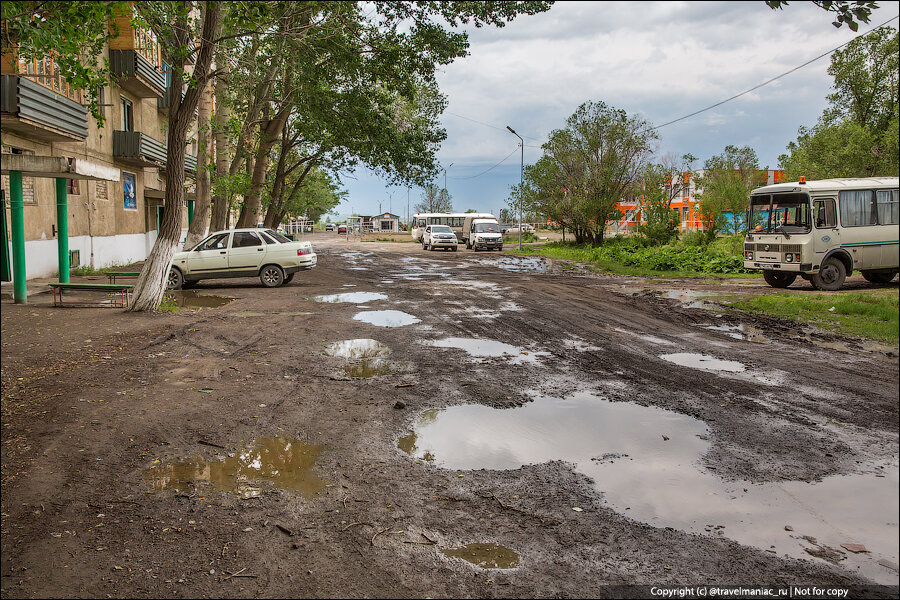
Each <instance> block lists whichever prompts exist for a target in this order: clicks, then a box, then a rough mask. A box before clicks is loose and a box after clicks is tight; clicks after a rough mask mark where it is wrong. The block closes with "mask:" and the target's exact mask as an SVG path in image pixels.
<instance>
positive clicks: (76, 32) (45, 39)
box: [0, 0, 130, 127]
mask: <svg viewBox="0 0 900 600" xmlns="http://www.w3.org/2000/svg"><path fill="white" fill-rule="evenodd" d="M127 10H130V8H129V6H128V3H127V2H64V1H63V2H36V1H29V2H18V1H13V0H5V1H4V2H3V3H2V4H0V14H2V21H3V27H2V52H3V54H6V53H7V52H18V54H19V56H20V57H22V58H25V59H27V60H32V59H37V60H41V59H42V58H43V57H44V56H46V55H50V54H52V55H53V59H54V61H55V62H56V64H57V66H58V68H59V70H60V72H61V73H62V75H63V77H65V79H66V81H68V82H69V84H70V85H72V86H73V87H76V88H80V89H81V90H82V91H83V92H84V97H85V100H87V105H88V110H90V113H91V115H93V117H94V118H95V119H96V120H97V123H98V125H99V126H101V127H102V126H103V113H102V111H101V108H100V105H99V97H100V89H101V88H102V87H103V86H105V85H107V82H108V79H109V68H108V66H107V65H106V64H105V62H104V63H103V64H101V62H100V60H101V57H102V56H103V47H104V45H105V44H106V42H107V40H108V39H109V38H110V37H111V36H113V35H115V33H116V32H114V31H111V30H110V26H109V25H108V23H109V22H110V19H111V18H112V17H113V16H114V15H115V14H116V12H117V11H127Z"/></svg>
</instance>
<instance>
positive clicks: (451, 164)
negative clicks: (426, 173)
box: [444, 163, 453, 199]
mask: <svg viewBox="0 0 900 600" xmlns="http://www.w3.org/2000/svg"><path fill="white" fill-rule="evenodd" d="M452 166H453V163H450V164H449V165H447V166H446V167H444V193H445V194H447V198H448V199H449V198H450V192H448V191H447V169H449V168H450V167H452Z"/></svg>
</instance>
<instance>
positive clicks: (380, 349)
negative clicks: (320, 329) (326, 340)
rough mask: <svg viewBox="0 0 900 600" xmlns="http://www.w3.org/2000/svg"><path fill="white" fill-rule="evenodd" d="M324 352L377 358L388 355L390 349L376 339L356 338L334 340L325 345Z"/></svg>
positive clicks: (356, 357)
mask: <svg viewBox="0 0 900 600" xmlns="http://www.w3.org/2000/svg"><path fill="white" fill-rule="evenodd" d="M325 354H326V355H328V356H336V357H338V358H349V359H350V360H357V359H360V358H379V357H385V356H389V355H390V354H391V349H390V348H389V347H388V346H387V345H386V344H382V343H381V342H379V341H378V340H370V339H365V338H361V339H356V340H344V341H342V342H334V343H333V344H328V345H327V346H326V347H325Z"/></svg>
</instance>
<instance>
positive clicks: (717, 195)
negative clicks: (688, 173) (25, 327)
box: [696, 145, 765, 241]
mask: <svg viewBox="0 0 900 600" xmlns="http://www.w3.org/2000/svg"><path fill="white" fill-rule="evenodd" d="M696 183H697V187H698V188H700V189H701V190H702V191H701V192H700V193H699V194H697V199H698V200H699V201H700V202H699V211H700V219H701V220H702V221H703V227H704V234H705V235H706V237H707V239H708V240H709V241H713V240H714V239H715V238H716V236H717V235H718V234H719V232H721V231H722V230H723V229H724V228H726V227H727V225H728V223H727V221H726V216H725V215H724V214H723V213H724V212H725V211H729V212H731V213H734V214H738V215H740V214H743V213H744V212H745V211H746V210H747V206H748V202H749V198H750V191H751V190H753V189H754V188H756V187H759V186H760V185H761V184H763V183H765V176H764V175H763V172H762V171H760V169H759V159H758V158H757V157H756V151H754V150H753V149H752V148H750V147H749V146H744V147H743V148H738V147H736V146H731V145H729V146H725V151H724V152H723V153H722V154H718V155H716V156H713V157H711V158H710V159H708V160H707V161H706V162H705V163H704V166H703V173H702V174H701V175H698V176H697V177H696Z"/></svg>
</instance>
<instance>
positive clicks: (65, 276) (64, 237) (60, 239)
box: [56, 177, 69, 283]
mask: <svg viewBox="0 0 900 600" xmlns="http://www.w3.org/2000/svg"><path fill="white" fill-rule="evenodd" d="M68 183H69V182H68V181H67V180H66V179H63V178H62V177H57V178H56V229H57V232H56V251H57V253H58V256H59V282H60V283H69V215H68V211H69V203H68V197H67V196H66V194H67V193H68V189H67V188H68Z"/></svg>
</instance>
